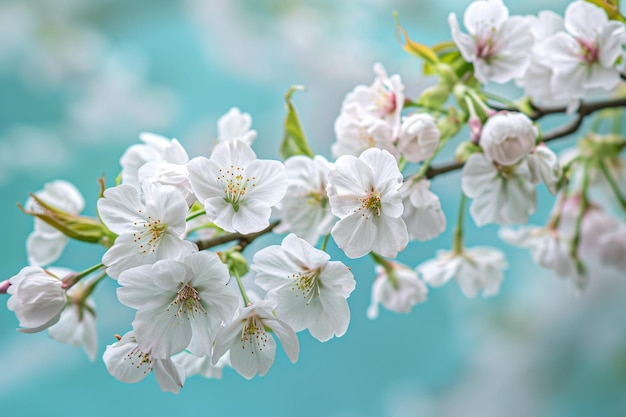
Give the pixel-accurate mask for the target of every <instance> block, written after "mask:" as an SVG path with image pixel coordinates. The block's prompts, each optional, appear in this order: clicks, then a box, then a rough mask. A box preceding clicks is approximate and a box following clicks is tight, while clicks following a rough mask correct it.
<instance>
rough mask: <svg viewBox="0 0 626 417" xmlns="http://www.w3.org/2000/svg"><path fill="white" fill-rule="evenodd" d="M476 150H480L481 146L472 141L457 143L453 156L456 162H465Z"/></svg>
mask: <svg viewBox="0 0 626 417" xmlns="http://www.w3.org/2000/svg"><path fill="white" fill-rule="evenodd" d="M477 152H482V148H481V147H480V146H479V145H477V144H476V143H474V142H472V141H467V142H463V143H461V144H459V146H457V148H456V151H455V152H454V158H455V159H456V160H457V161H458V162H466V161H467V160H468V159H469V157H470V156H472V155H473V154H475V153H477Z"/></svg>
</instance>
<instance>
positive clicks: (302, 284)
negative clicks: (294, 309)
mask: <svg viewBox="0 0 626 417" xmlns="http://www.w3.org/2000/svg"><path fill="white" fill-rule="evenodd" d="M319 275H320V271H319V269H315V270H305V271H302V272H298V273H297V274H292V275H291V278H293V279H294V283H293V285H292V287H291V290H292V291H294V293H295V295H296V297H299V296H300V295H302V297H303V298H304V299H305V300H307V301H306V303H307V304H309V303H310V302H311V301H312V300H313V298H314V297H315V295H317V296H319V295H320V285H319V280H318V277H319Z"/></svg>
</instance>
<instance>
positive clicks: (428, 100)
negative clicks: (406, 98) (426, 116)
mask: <svg viewBox="0 0 626 417" xmlns="http://www.w3.org/2000/svg"><path fill="white" fill-rule="evenodd" d="M451 91H452V90H451V88H450V86H449V85H448V84H447V83H445V82H442V81H439V82H438V83H437V84H435V85H433V86H430V87H428V88H427V89H425V90H424V91H423V92H422V95H421V96H420V97H419V99H418V100H417V103H418V104H419V105H420V106H423V107H427V108H430V109H438V108H441V107H442V106H443V105H444V104H446V101H448V96H449V95H450V92H451Z"/></svg>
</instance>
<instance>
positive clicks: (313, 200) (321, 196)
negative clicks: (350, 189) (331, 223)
mask: <svg viewBox="0 0 626 417" xmlns="http://www.w3.org/2000/svg"><path fill="white" fill-rule="evenodd" d="M307 197H309V199H308V200H307V204H310V205H313V206H319V207H321V208H326V206H327V205H328V194H326V188H324V187H320V189H319V190H317V191H311V192H310V193H308V194H307Z"/></svg>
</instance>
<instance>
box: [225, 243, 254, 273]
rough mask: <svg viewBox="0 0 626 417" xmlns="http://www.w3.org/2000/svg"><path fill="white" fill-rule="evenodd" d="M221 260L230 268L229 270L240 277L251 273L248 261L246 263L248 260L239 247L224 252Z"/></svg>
mask: <svg viewBox="0 0 626 417" xmlns="http://www.w3.org/2000/svg"><path fill="white" fill-rule="evenodd" d="M220 258H221V259H222V262H224V263H225V264H226V265H227V266H228V270H229V271H230V272H231V273H232V274H236V275H237V276H238V277H242V276H244V275H246V274H247V273H248V271H249V268H248V261H246V258H244V256H243V255H242V254H241V252H239V250H238V248H237V247H235V248H231V249H229V250H227V251H226V252H222V253H221V254H220Z"/></svg>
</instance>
